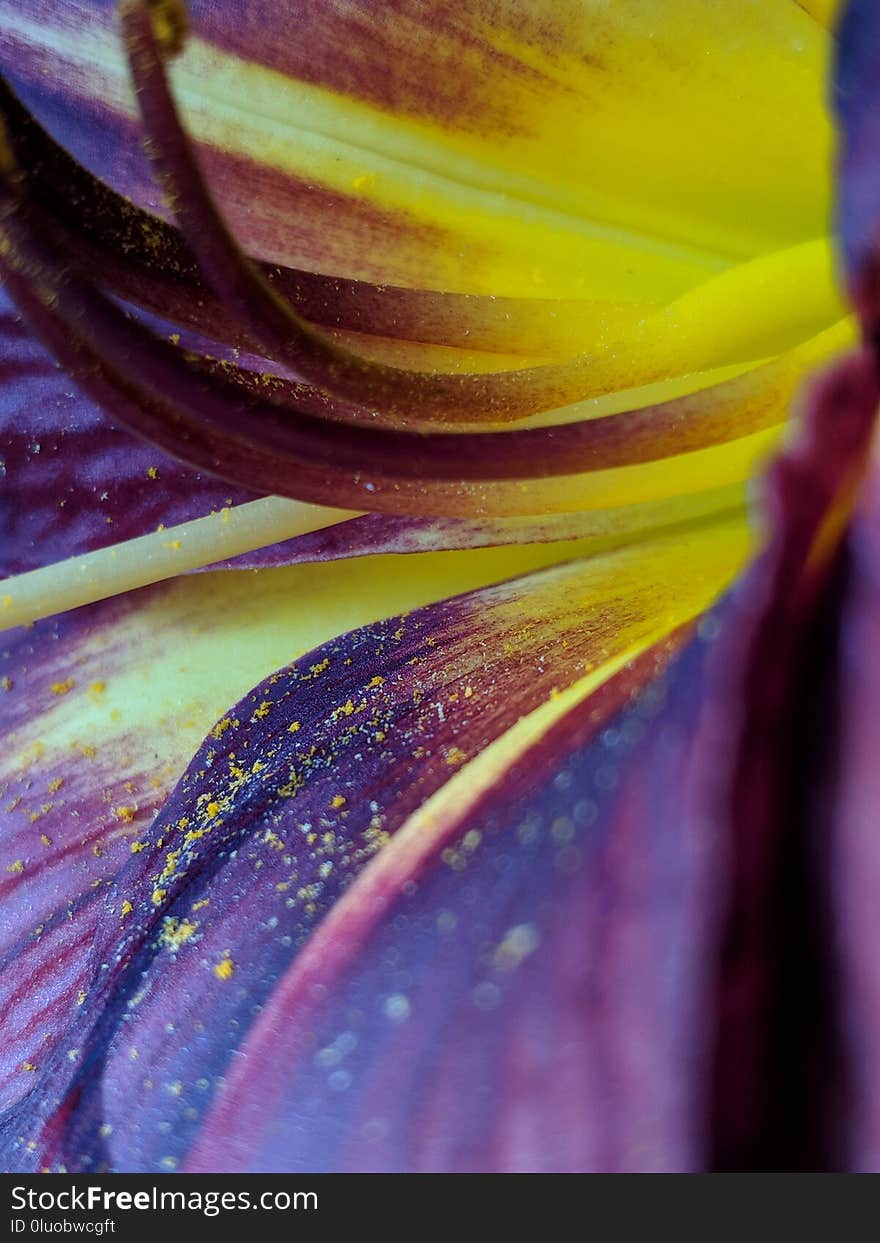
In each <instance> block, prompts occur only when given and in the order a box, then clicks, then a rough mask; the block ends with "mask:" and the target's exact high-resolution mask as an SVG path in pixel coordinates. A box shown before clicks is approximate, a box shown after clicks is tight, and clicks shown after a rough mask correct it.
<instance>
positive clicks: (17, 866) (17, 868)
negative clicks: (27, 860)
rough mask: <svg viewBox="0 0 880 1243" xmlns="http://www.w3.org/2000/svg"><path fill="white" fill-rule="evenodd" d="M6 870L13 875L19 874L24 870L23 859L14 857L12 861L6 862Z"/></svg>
mask: <svg viewBox="0 0 880 1243" xmlns="http://www.w3.org/2000/svg"><path fill="white" fill-rule="evenodd" d="M6 871H7V872H11V873H12V874H13V875H14V876H20V875H21V873H22V872H23V871H24V859H16V860H15V862H14V863H9V864H7V865H6Z"/></svg>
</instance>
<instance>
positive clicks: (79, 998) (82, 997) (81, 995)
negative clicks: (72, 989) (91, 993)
mask: <svg viewBox="0 0 880 1243" xmlns="http://www.w3.org/2000/svg"><path fill="white" fill-rule="evenodd" d="M85 1000H86V995H85V993H84V992H83V991H82V990H81V989H80V991H79V993H78V994H77V998H76V1004H77V1005H78V1006H81V1005H84V1004H85Z"/></svg>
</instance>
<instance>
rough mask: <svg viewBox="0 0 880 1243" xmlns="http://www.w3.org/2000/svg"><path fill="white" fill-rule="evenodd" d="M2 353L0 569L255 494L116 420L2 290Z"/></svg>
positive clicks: (83, 548) (31, 564)
mask: <svg viewBox="0 0 880 1243" xmlns="http://www.w3.org/2000/svg"><path fill="white" fill-rule="evenodd" d="M0 358H2V362H0V372H2V397H0V471H2V489H3V501H2V504H0V574H3V575H8V574H16V573H20V572H23V571H26V570H31V569H34V568H36V567H38V566H40V565H46V564H51V563H52V562H53V561H60V560H62V559H63V558H65V557H70V556H74V555H76V554H77V553H83V552H91V551H93V550H94V549H96V548H101V547H104V546H105V545H107V544H114V543H117V542H120V541H122V540H126V539H131V538H133V537H135V536H138V535H145V534H147V533H148V532H150V531H154V530H156V528H157V527H158V526H159V524H160V523H164V524H165V525H166V526H172V525H173V524H174V523H177V522H185V521H187V520H188V519H190V518H199V517H202V515H204V514H207V513H210V512H211V511H212V510H213V509H221V508H222V507H223V506H225V505H228V504H230V503H233V504H237V503H239V502H241V501H246V500H251V499H253V495H254V494H253V493H249V492H246V491H244V490H243V489H241V488H236V487H233V486H231V485H230V484H227V483H223V482H222V481H221V480H219V479H213V478H211V477H210V476H208V475H203V474H200V473H199V472H197V471H193V470H190V469H189V468H187V467H185V466H182V465H181V464H180V463H179V462H176V461H174V460H173V459H172V458H170V457H168V456H167V455H166V454H164V453H161V452H160V451H159V450H157V449H154V448H153V447H152V446H151V445H148V444H145V443H144V442H143V441H141V440H139V439H138V438H137V437H135V436H132V435H131V434H130V433H129V432H127V431H124V430H121V429H119V428H116V427H114V426H113V424H112V423H111V422H110V421H109V420H108V419H107V417H106V416H105V415H104V414H103V413H101V412H100V411H99V410H98V409H97V408H96V407H95V406H94V405H92V404H91V403H90V402H89V401H88V400H87V399H86V398H84V397H83V396H82V395H81V394H80V392H79V391H78V390H77V389H76V388H75V386H74V385H73V384H72V383H71V382H70V380H68V378H67V377H66V376H65V374H64V373H63V372H62V371H59V370H58V368H57V367H56V365H55V364H54V363H53V362H52V360H51V359H50V358H49V356H48V355H47V354H46V353H45V351H44V350H43V349H42V348H41V347H40V346H39V345H38V344H37V342H36V341H35V340H34V338H33V337H32V336H31V335H30V333H29V332H28V331H27V329H26V328H25V327H24V326H23V325H22V323H21V321H20V319H19V317H18V315H17V313H16V312H15V310H14V309H13V308H12V306H11V304H10V302H9V300H8V298H7V296H6V294H5V292H0Z"/></svg>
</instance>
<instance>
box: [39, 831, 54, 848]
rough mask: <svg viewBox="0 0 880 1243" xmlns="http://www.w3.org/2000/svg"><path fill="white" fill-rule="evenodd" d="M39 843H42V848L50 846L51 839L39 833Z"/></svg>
mask: <svg viewBox="0 0 880 1243" xmlns="http://www.w3.org/2000/svg"><path fill="white" fill-rule="evenodd" d="M40 841H41V842H42V843H43V845H44V846H51V845H52V838H51V837H47V836H46V834H45V833H41V834H40Z"/></svg>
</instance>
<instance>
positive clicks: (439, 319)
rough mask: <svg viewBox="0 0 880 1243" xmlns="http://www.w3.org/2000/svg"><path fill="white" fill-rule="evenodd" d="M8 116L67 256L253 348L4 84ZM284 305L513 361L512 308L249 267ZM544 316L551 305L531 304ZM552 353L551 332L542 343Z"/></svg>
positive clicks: (105, 281) (158, 227)
mask: <svg viewBox="0 0 880 1243" xmlns="http://www.w3.org/2000/svg"><path fill="white" fill-rule="evenodd" d="M0 116H2V118H3V120H4V122H5V124H6V127H7V131H8V134H9V138H10V141H11V143H12V146H13V149H14V151H15V154H16V157H17V162H18V164H19V165H20V167H22V168H26V169H27V171H28V183H29V188H30V191H31V193H32V194H33V198H34V202H35V203H36V204H37V205H38V206H39V207H40V208H41V209H42V210H43V211H44V212H46V214H47V215H50V216H51V217H52V221H53V224H54V226H55V228H56V229H57V230H58V232H59V234H61V235H62V236H63V238H64V242H65V248H66V250H67V251H69V253H71V254H72V255H73V256H74V257H75V258H76V259H77V260H78V262H79V263H80V266H81V267H85V268H86V269H87V270H88V271H89V272H91V273H94V274H95V280H96V283H98V284H100V285H102V286H106V287H107V288H108V289H109V290H111V291H112V292H113V293H116V294H118V295H120V296H121V297H123V298H125V299H126V300H127V301H129V302H132V303H133V304H134V305H136V306H140V307H143V308H144V309H147V310H150V311H153V312H155V313H156V314H159V315H162V316H163V317H165V318H167V319H170V320H173V321H174V322H176V323H180V324H183V325H185V326H186V327H188V328H191V329H193V330H195V331H197V332H199V333H202V334H203V335H205V336H206V337H210V338H211V339H212V340H215V341H219V342H223V343H224V344H227V345H232V346H237V347H244V348H247V349H255V348H257V342H255V341H254V340H252V339H251V338H250V337H249V336H248V335H247V333H246V332H245V331H244V329H243V327H242V325H241V324H239V323H238V322H237V321H236V320H235V319H234V318H233V317H232V316H230V315H229V313H228V312H227V310H226V309H225V307H224V306H223V304H222V303H221V302H220V300H219V299H218V298H217V297H216V295H215V294H214V292H213V290H211V289H210V288H209V287H208V286H206V285H205V284H204V282H203V281H202V278H201V275H200V273H199V269H198V264H197V263H196V261H195V257H194V256H193V254H192V251H191V249H190V247H189V245H188V244H187V242H186V240H185V239H184V238H183V236H182V235H181V233H180V232H179V230H178V229H176V228H175V227H174V226H173V225H171V224H169V223H168V222H167V221H165V220H162V219H161V218H160V217H158V216H154V215H152V214H151V213H150V212H148V211H144V210H143V209H142V208H139V207H137V206H136V205H135V204H134V203H132V202H130V201H129V200H128V199H126V198H123V197H122V195H120V194H117V193H116V192H115V191H114V190H112V189H111V188H110V187H109V186H108V185H106V184H105V183H104V182H102V181H100V180H99V179H98V178H97V177H95V176H93V175H92V174H91V173H90V172H89V171H88V169H86V168H84V167H83V165H81V164H80V163H79V162H78V161H77V160H75V159H73V157H72V156H70V155H69V154H68V152H67V151H66V150H65V149H64V148H63V147H61V146H60V145H59V144H58V143H56V142H55V141H54V139H53V138H52V137H51V136H50V135H49V134H48V133H47V132H46V131H45V130H44V129H43V128H42V126H41V125H40V124H39V123H38V122H37V121H36V120H35V118H34V117H33V116H32V115H31V114H30V112H28V110H27V109H26V108H25V107H24V105H23V104H22V103H21V102H20V100H19V99H18V98H17V97H16V96H15V94H14V93H13V91H12V90H11V88H10V87H9V85H8V83H6V82H5V81H3V79H2V77H0ZM250 262H251V263H254V264H256V265H257V266H258V267H259V270H260V272H261V274H262V276H263V278H264V279H265V280H266V281H268V282H269V283H270V284H271V285H272V286H273V287H274V289H275V290H276V291H277V293H278V294H279V296H280V297H282V298H283V299H285V300H286V301H288V302H290V303H292V304H293V305H294V306H295V307H296V309H297V310H298V311H299V312H300V314H301V315H302V316H303V317H304V318H305V319H307V320H310V321H312V322H314V323H316V324H321V325H322V326H324V327H327V328H340V329H346V330H348V331H351V332H364V333H369V334H370V335H373V336H379V337H388V338H392V339H401V340H411V341H418V342H422V343H426V344H436V345H447V346H457V347H460V348H466V349H485V350H489V351H493V350H494V351H501V352H502V353H505V352H509V350H510V348H511V347H510V342H509V339H508V338H509V328H508V326H507V321H508V320H509V318H510V315H511V314H512V313H514V311H515V308H517V307H519V306H521V304H520V303H518V302H517V301H516V300H515V299H509V298H491V299H490V298H485V297H479V296H477V295H472V294H456V293H444V292H440V291H433V290H432V291H430V292H427V293H425V292H423V291H421V290H413V289H402V288H397V287H395V286H391V285H383V286H377V285H370V284H367V283H366V282H364V281H357V280H351V279H347V278H345V277H336V276H325V275H322V274H320V273H316V272H307V271H303V270H300V269H293V268H285V267H280V266H279V265H277V264H271V263H265V262H262V261H260V260H256V259H251V260H250ZM529 307H530V308H531V309H533V310H538V311H540V310H541V309H542V308H546V310H547V312H548V314H549V312H550V311H552V310H553V309H554V304H553V303H545V302H544V301H542V300H541V299H530V300H529ZM540 344H541V346H542V347H543V348H545V349H546V348H548V346H549V345H550V342H549V340H548V339H547V334H546V330H545V331H544V334H543V336H542V338H541V342H540Z"/></svg>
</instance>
